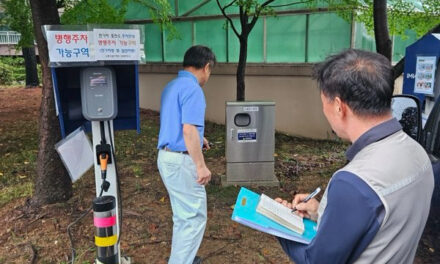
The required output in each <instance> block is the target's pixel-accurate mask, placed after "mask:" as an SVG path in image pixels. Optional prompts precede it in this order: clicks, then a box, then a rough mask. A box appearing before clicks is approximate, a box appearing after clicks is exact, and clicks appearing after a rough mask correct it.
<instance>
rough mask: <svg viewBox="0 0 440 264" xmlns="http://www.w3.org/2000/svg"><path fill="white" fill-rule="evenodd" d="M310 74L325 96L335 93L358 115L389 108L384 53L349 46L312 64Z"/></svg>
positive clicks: (389, 79)
mask: <svg viewBox="0 0 440 264" xmlns="http://www.w3.org/2000/svg"><path fill="white" fill-rule="evenodd" d="M314 78H315V79H316V80H317V81H318V85H319V88H320V89H321V92H322V93H323V94H324V95H325V97H327V98H329V99H331V100H333V99H334V98H335V97H339V98H340V99H341V101H343V102H344V103H346V104H347V105H348V106H349V107H350V108H351V110H352V111H353V112H354V113H355V114H356V115H359V116H380V115H383V114H386V113H387V112H389V111H390V107H391V97H392V95H393V86H394V85H393V84H394V79H393V74H392V67H391V63H390V61H389V60H388V59H387V58H385V57H384V56H382V55H380V54H377V53H373V52H368V51H362V50H355V49H350V50H346V51H343V52H341V53H339V54H336V55H333V56H329V57H328V58H327V59H326V60H325V61H324V62H322V63H320V64H318V65H316V66H315V75H314Z"/></svg>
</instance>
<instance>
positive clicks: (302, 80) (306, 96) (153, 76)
mask: <svg viewBox="0 0 440 264" xmlns="http://www.w3.org/2000/svg"><path fill="white" fill-rule="evenodd" d="M179 69H180V66H179V65H175V64H149V65H142V66H140V70H139V72H140V73H139V75H140V76H139V84H140V106H141V108H147V109H152V110H156V111H158V110H159V108H160V94H161V91H162V89H163V87H164V86H165V85H166V84H167V82H169V81H170V80H172V79H173V78H174V77H175V76H176V73H177V71H178V70H179ZM235 69H236V65H231V64H220V65H218V66H216V68H215V69H214V71H213V73H212V75H211V78H210V79H209V81H208V83H207V84H206V86H205V87H204V92H205V97H206V103H207V108H206V119H207V120H210V121H213V122H216V123H221V124H224V122H225V102H226V101H234V100H235V96H236V95H235V94H236V81H235ZM310 73H311V66H310V65H298V66H291V65H265V66H261V65H250V66H248V68H247V72H246V76H247V77H246V100H248V101H250V100H270V101H274V102H275V103H276V113H275V116H276V130H277V131H281V132H284V133H287V134H291V135H296V136H303V137H309V138H320V139H327V138H334V137H332V133H331V129H330V126H329V125H328V123H327V121H326V119H325V117H324V115H323V114H322V108H321V100H320V97H319V90H318V88H317V85H316V82H315V81H313V80H311V78H310Z"/></svg>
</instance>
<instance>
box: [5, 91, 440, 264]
mask: <svg viewBox="0 0 440 264" xmlns="http://www.w3.org/2000/svg"><path fill="white" fill-rule="evenodd" d="M40 97H41V89H22V88H3V89H2V88H0V159H1V160H0V188H1V189H0V195H1V196H0V198H1V200H0V206H1V208H0V245H1V246H0V264H2V263H69V261H70V259H71V249H70V248H71V245H70V242H69V239H68V235H67V233H66V228H67V226H68V225H69V224H70V223H71V222H73V221H74V220H75V219H77V218H78V217H79V216H80V215H81V214H82V213H83V212H84V211H85V210H86V209H87V208H89V207H90V205H91V201H92V199H93V197H94V196H95V192H94V190H95V186H94V176H93V174H92V172H91V171H89V172H88V173H87V174H86V175H84V176H83V177H82V178H81V179H80V180H79V181H78V182H76V183H75V184H74V196H73V197H72V198H71V199H70V200H69V201H67V202H64V203H58V204H53V205H48V206H44V207H42V208H32V207H30V206H28V201H29V198H30V197H31V193H32V182H33V179H34V177H35V166H36V165H35V159H36V152H37V148H38V131H37V130H38V123H37V122H38V113H39V102H40ZM141 123H142V124H141V126H142V128H141V130H142V132H141V134H139V135H137V134H136V133H135V132H133V131H121V132H117V133H116V136H115V142H116V149H117V150H116V157H117V159H118V166H119V168H120V172H119V174H120V178H121V189H122V200H123V225H122V238H121V250H122V254H123V255H126V256H130V257H131V258H132V261H133V263H158V264H160V263H166V262H165V258H166V257H167V256H168V255H169V251H170V242H171V241H170V239H171V228H172V220H171V209H170V205H169V199H168V196H167V192H166V190H165V188H164V186H163V184H162V182H161V179H160V176H159V174H158V171H157V169H156V164H155V159H156V151H155V145H156V144H157V132H158V114H157V113H156V112H153V111H146V110H143V111H142V113H141ZM206 134H207V138H208V139H209V140H210V141H211V142H212V143H213V144H214V145H213V148H212V150H210V151H208V152H207V153H206V160H207V165H208V167H209V168H210V169H211V171H212V173H213V179H212V181H211V183H210V184H209V185H208V186H207V193H208V225H207V228H206V232H205V235H204V239H203V242H202V246H201V248H200V250H199V253H198V255H200V256H201V257H202V258H203V260H204V262H203V263H277V264H283V263H286V264H287V263H292V262H290V261H289V259H288V258H287V257H286V255H285V254H284V253H283V251H282V249H281V247H280V246H279V244H278V242H277V241H276V239H275V238H274V237H272V236H269V235H265V234H263V233H260V232H257V231H254V230H251V229H249V228H247V227H244V226H241V225H239V224H236V223H235V222H233V221H231V220H230V216H231V213H232V205H233V204H234V203H235V198H236V195H237V193H238V191H239V187H237V186H232V187H227V188H223V187H221V186H220V178H221V176H222V175H224V174H225V158H224V143H223V142H224V137H223V134H224V126H221V125H217V124H212V123H208V124H207V126H206ZM345 147H346V145H344V144H342V143H338V142H329V141H313V140H308V139H300V138H294V137H289V136H286V135H282V134H277V135H276V154H275V156H276V171H275V172H276V175H277V177H278V179H279V180H280V187H271V188H269V187H256V186H254V187H252V188H251V189H253V190H255V191H257V192H260V193H261V192H264V193H266V194H268V195H269V196H272V197H274V196H281V197H284V198H288V197H290V196H292V195H293V194H294V193H295V192H307V191H310V190H312V189H313V188H314V187H316V186H318V185H319V186H321V187H325V185H326V182H327V181H328V179H329V177H330V176H331V173H332V172H333V171H334V170H335V169H336V168H338V167H340V166H342V164H343V163H344V162H345V161H344V149H345ZM23 153H24V154H26V155H24V154H23ZM23 186H28V187H26V188H24V187H23ZM437 219H438V218H437ZM430 221H431V222H430V223H431V224H430V225H429V226H428V228H427V229H426V230H425V234H424V236H423V238H422V240H421V243H420V246H419V250H418V253H417V258H416V261H415V263H440V257H439V254H438V252H439V250H440V245H439V242H438V241H439V239H438V235H439V233H440V232H439V228H438V227H437V226H439V225H438V222H437V221H435V220H433V219H431V220H430ZM341 232H342V230H341ZM72 235H73V242H74V247H75V248H76V253H77V257H76V263H83V264H85V263H93V260H94V256H95V246H94V242H93V236H94V227H93V219H92V216H91V214H89V215H88V216H86V217H85V218H84V219H83V220H82V221H80V222H79V223H78V224H77V225H76V226H75V227H74V228H73V234H72ZM329 263H331V260H329Z"/></svg>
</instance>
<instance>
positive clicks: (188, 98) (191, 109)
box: [180, 86, 206, 126]
mask: <svg viewBox="0 0 440 264" xmlns="http://www.w3.org/2000/svg"><path fill="white" fill-rule="evenodd" d="M180 105H181V109H182V120H181V123H182V124H190V125H195V126H204V123H205V108H206V102H205V95H204V94H203V91H202V88H200V87H194V86H193V87H183V89H182V93H181V97H180Z"/></svg>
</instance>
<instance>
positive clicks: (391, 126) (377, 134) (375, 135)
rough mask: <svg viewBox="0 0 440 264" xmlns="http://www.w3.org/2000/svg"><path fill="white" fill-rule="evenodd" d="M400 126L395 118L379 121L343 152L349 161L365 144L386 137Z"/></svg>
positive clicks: (399, 128)
mask: <svg viewBox="0 0 440 264" xmlns="http://www.w3.org/2000/svg"><path fill="white" fill-rule="evenodd" d="M401 129H402V126H401V125H400V123H399V121H397V119H395V118H392V119H390V120H388V121H385V122H383V123H380V124H379V125H377V126H375V127H373V128H371V129H370V130H368V131H367V132H365V133H364V134H362V135H361V136H360V137H359V138H358V139H357V140H356V141H355V142H354V143H353V145H351V146H350V147H349V148H348V149H347V151H346V152H345V156H346V158H347V159H348V160H349V161H351V160H353V158H354V157H355V156H356V154H357V153H359V151H361V150H362V149H363V148H365V147H366V146H368V145H370V144H371V143H374V142H377V141H379V140H381V139H384V138H386V137H388V136H389V135H391V134H394V133H396V132H397V131H399V130H401Z"/></svg>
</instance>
